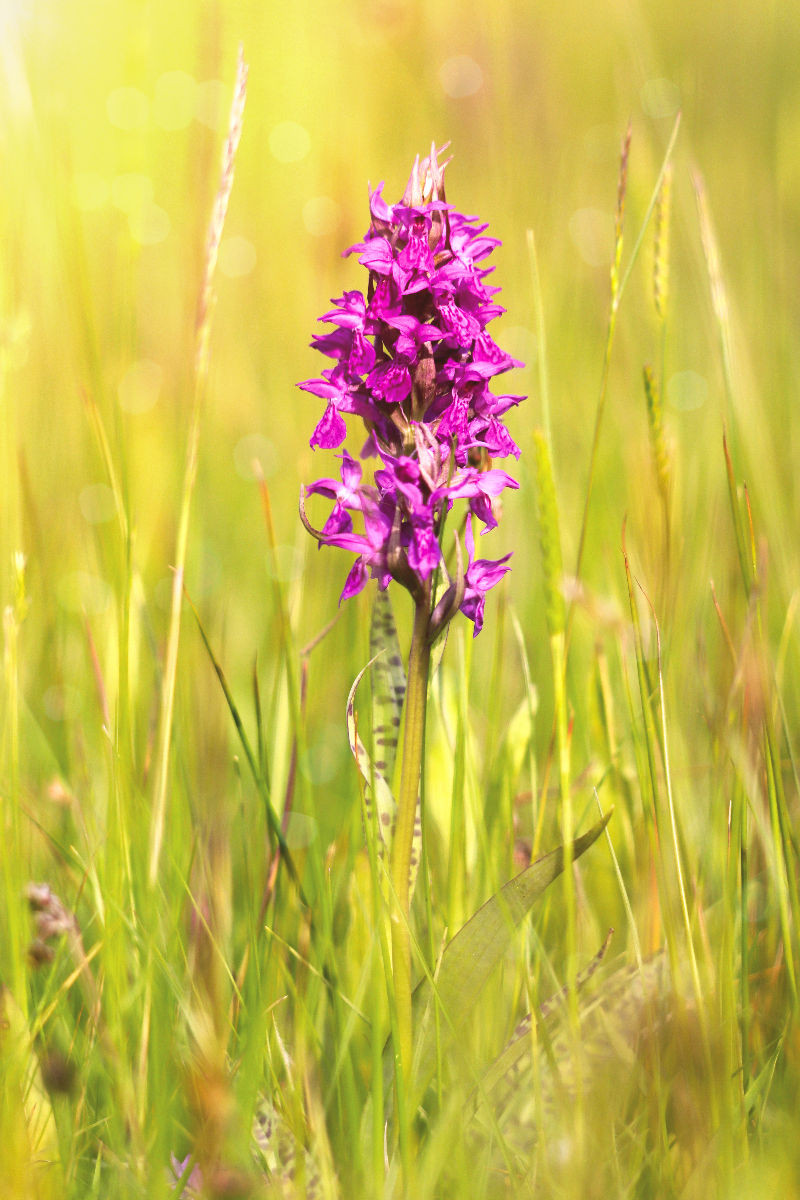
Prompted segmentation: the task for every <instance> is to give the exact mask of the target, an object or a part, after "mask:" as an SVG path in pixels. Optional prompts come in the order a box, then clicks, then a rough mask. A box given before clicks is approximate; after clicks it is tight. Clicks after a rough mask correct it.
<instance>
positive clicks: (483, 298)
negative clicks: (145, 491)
mask: <svg viewBox="0 0 800 1200" xmlns="http://www.w3.org/2000/svg"><path fill="white" fill-rule="evenodd" d="M444 149H446V147H442V149H440V150H437V148H436V146H435V145H433V146H431V150H430V154H429V155H428V156H426V157H425V158H422V159H420V158H419V156H418V157H417V158H416V159H415V161H414V165H413V167H412V170H411V175H410V178H409V180H408V184H407V185H406V189H405V192H404V193H403V198H402V200H401V201H400V203H399V204H394V205H392V204H389V203H388V202H387V201H386V200H385V199H384V197H383V184H380V185H379V186H378V187H377V188H375V189H374V191H371V193H370V205H369V207H370V218H371V220H370V227H369V229H368V230H367V232H366V234H365V236H364V238H363V240H362V241H361V242H358V243H357V244H356V245H354V246H351V247H350V249H349V251H347V253H349V254H355V255H357V257H358V260H359V262H360V263H361V265H362V266H363V267H364V268H365V269H366V270H367V272H368V282H367V286H366V289H365V291H364V292H360V291H357V290H351V291H347V292H345V293H344V295H343V296H341V297H339V299H338V300H334V301H332V304H333V307H332V308H331V309H330V310H329V311H328V312H327V313H326V314H325V315H324V316H323V317H321V318H320V320H321V321H323V322H325V323H327V324H328V325H329V326H332V327H333V328H332V329H330V330H329V332H326V333H322V334H319V335H317V336H316V337H314V339H313V341H312V346H313V347H314V348H315V349H316V350H319V351H320V353H322V354H324V355H325V356H326V357H327V358H329V359H331V360H333V365H332V366H331V367H329V368H327V369H326V370H324V371H322V372H321V374H320V377H319V378H316V379H310V380H307V381H306V382H305V383H301V384H300V385H299V386H300V387H301V388H303V389H304V390H306V391H309V392H312V393H313V394H315V395H317V396H319V397H320V399H321V400H323V401H324V402H325V410H324V413H323V415H322V417H321V419H320V420H319V422H318V424H317V427H316V429H315V430H314V433H313V436H312V438H311V446H312V448H313V447H316V446H320V447H321V448H323V449H327V450H330V449H336V448H337V447H339V446H341V445H342V443H343V442H344V440H345V437H346V434H347V425H346V422H345V416H347V415H351V416H356V417H359V418H361V420H362V421H363V423H364V425H365V426H366V428H367V430H368V431H369V437H368V438H367V442H366V444H365V446H364V447H363V450H362V452H361V457H362V459H367V458H370V457H376V458H377V459H378V460H379V462H378V465H377V467H376V469H375V470H374V472H373V482H365V481H364V480H363V478H362V467H361V465H360V464H359V463H358V462H356V460H355V459H353V458H352V457H351V456H350V455H349V454H348V453H347V451H344V453H343V454H342V456H341V457H342V468H341V480H340V481H339V480H333V479H327V478H326V479H320V480H318V481H317V482H316V483H313V484H311V486H310V487H308V488H307V489H305V492H304V497H305V496H307V495H322V496H325V497H327V498H328V499H329V500H332V501H333V509H332V511H331V513H330V515H329V517H328V519H327V521H326V522H325V524H324V526H323V528H322V529H319V530H318V529H315V528H314V527H313V526H312V525H311V524H310V522H309V520H308V518H307V516H306V512H305V505H304V502H303V501H301V516H302V519H303V522H304V524H305V525H306V528H307V529H308V530H309V532H310V533H311V534H312V535H313V536H314V537H315V538H316V539H317V541H318V542H319V544H320V545H321V546H322V545H327V546H339V547H340V548H342V549H345V550H349V551H351V552H352V553H355V554H356V555H357V558H356V561H355V563H354V564H353V567H352V568H351V570H350V573H349V574H348V577H347V581H346V583H345V587H344V590H343V592H342V597H341V598H342V599H343V600H345V599H348V598H349V597H351V596H355V595H357V594H358V592H360V591H361V590H362V589H363V588H364V586H365V584H366V582H367V580H368V579H369V578H370V576H371V577H373V578H375V579H376V580H377V582H378V586H379V587H380V588H385V587H387V586H388V584H389V582H390V581H391V580H392V579H394V580H396V581H397V582H399V583H400V584H402V586H403V587H405V588H407V589H408V591H409V592H410V593H411V595H412V596H413V597H414V601H415V603H416V604H418V605H419V604H421V603H423V602H424V603H426V604H429V605H432V597H431V589H432V581H433V579H434V577H435V576H436V573H437V571H442V572H443V576H442V578H443V579H444V582H445V583H446V584H448V586H447V587H446V589H445V593H444V594H443V595H441V596H439V599H438V603H437V604H436V606H435V613H434V615H432V618H431V622H430V629H431V636H435V635H437V634H438V633H439V632H441V630H442V628H444V626H445V625H446V624H447V622H448V621H449V620H450V619H451V618H452V616H453V615H454V614H455V612H456V611H459V610H460V611H461V612H462V613H464V615H465V616H467V617H468V618H469V619H470V620H471V621H473V623H474V625H475V633H476V634H477V633H478V632H479V631H480V629H481V627H482V624H483V612H484V604H485V598H486V593H487V592H488V591H489V590H490V589H491V588H492V587H494V586H495V585H496V584H497V583H498V582H499V580H500V579H501V578H502V576H503V575H504V574H505V573H506V571H507V570H508V569H509V568H508V567H507V566H506V563H507V561H508V558H509V555H506V557H505V558H501V559H498V560H496V561H492V560H488V559H477V560H476V559H475V554H474V536H473V518H474V519H475V520H477V521H479V522H480V523H481V525H482V530H481V532H482V533H483V534H486V533H488V532H490V531H491V530H492V529H494V528H496V526H497V524H498V517H499V512H500V494H501V493H502V492H503V491H505V490H506V489H507V488H516V487H517V483H516V481H515V480H514V479H513V478H512V477H511V476H510V475H508V474H507V473H506V472H505V471H503V470H500V469H498V468H495V467H493V465H492V459H503V458H507V457H510V456H513V457H519V448H518V447H517V445H516V444H515V442H514V440H513V439H512V437H511V436H510V434H509V432H508V430H507V429H506V427H505V425H504V423H503V419H502V418H503V415H504V413H506V412H507V411H508V409H509V408H511V407H512V406H513V405H516V404H518V403H519V402H520V400H522V399H523V398H524V397H521V396H516V395H500V396H496V395H495V394H494V393H493V392H492V391H491V384H492V381H493V380H494V378H495V377H496V376H498V375H502V374H504V373H505V372H506V371H509V370H511V369H512V368H513V367H519V366H522V364H521V363H519V362H517V360H516V359H514V358H512V357H511V355H509V354H507V353H506V352H505V351H504V350H502V349H501V348H500V347H499V346H498V345H497V344H496V343H495V342H494V340H493V339H492V338H491V336H490V335H489V333H488V332H487V326H488V325H489V323H490V322H491V321H492V320H494V318H495V317H497V316H499V315H500V314H501V313H502V312H503V311H504V309H503V308H501V307H500V305H499V304H497V303H496V301H495V297H496V295H497V292H498V290H499V289H498V288H496V287H491V286H489V284H488V283H487V282H486V279H487V277H488V275H489V274H490V273H491V271H492V269H493V268H492V267H489V266H486V265H484V263H485V260H486V259H487V258H488V257H489V255H491V253H492V251H493V250H494V248H495V247H496V246H497V245H499V243H498V241H497V240H496V239H495V238H492V237H489V236H487V234H486V226H485V225H483V224H480V223H478V222H477V221H476V219H475V218H474V217H467V216H464V215H463V214H462V213H460V212H457V211H456V210H455V209H454V208H452V206H451V205H449V204H448V203H447V200H446V198H445V186H444V171H445V167H446V166H447V162H441V161H440V156H441V154H442V153H443V150H444ZM448 161H449V160H448ZM462 500H463V501H466V506H467V513H466V525H465V526H463V525H462V526H461V528H462V531H463V532H464V536H465V542H466V549H467V560H468V566H467V569H466V572H465V571H464V567H463V556H462V553H461V549H460V544H459V542H458V538H456V547H457V550H456V556H455V567H454V570H455V575H451V572H450V570H448V568H447V567H446V565H445V557H444V554H443V552H442V537H443V533H444V527H445V523H446V521H447V520H448V518H449V514H450V513H451V510H452V509H453V507H454V505H455V504H456V502H457V501H462ZM353 514H357V520H358V522H359V525H361V526H363V532H358V531H357V530H356V529H355V528H354V524H353ZM448 581H449V583H448ZM438 595H439V594H438V593H437V596H438Z"/></svg>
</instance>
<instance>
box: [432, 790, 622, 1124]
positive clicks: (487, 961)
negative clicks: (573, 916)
mask: <svg viewBox="0 0 800 1200" xmlns="http://www.w3.org/2000/svg"><path fill="white" fill-rule="evenodd" d="M612 811H613V809H612V810H610V811H609V812H608V813H607V814H606V815H605V816H604V817H603V819H602V820H601V821H598V822H597V824H596V825H594V826H592V828H591V829H590V830H589V831H588V833H585V834H583V836H582V837H579V838H576V839H575V841H574V842H573V844H572V861H573V862H574V861H576V860H577V859H578V858H580V856H581V855H582V854H583V853H584V851H586V850H588V849H589V847H590V846H591V845H592V843H593V842H595V841H596V840H597V838H598V837H599V836H600V834H601V833H602V832H603V830H604V829H605V827H606V825H607V824H608V821H609V818H610V816H611V812H612ZM563 869H564V847H563V846H559V847H558V849H557V850H553V851H551V852H550V853H549V854H546V855H544V857H543V858H540V859H538V860H537V861H536V862H535V863H532V864H531V866H529V867H527V868H526V869H525V870H524V871H522V872H521V874H519V875H517V876H516V877H515V878H514V879H512V880H510V881H509V882H508V883H507V884H506V885H505V886H504V887H502V888H501V889H500V891H499V892H497V893H496V894H495V895H494V896H492V897H491V899H489V900H487V901H486V903H485V904H484V905H483V906H482V907H481V908H479V909H478V911H477V912H476V913H475V915H474V916H473V917H471V918H470V920H469V921H467V923H466V925H464V926H463V927H462V928H461V929H460V930H459V931H458V933H457V934H456V936H455V937H454V938H453V939H452V941H450V942H448V944H447V946H446V947H445V949H444V953H443V955H442V960H441V964H440V966H439V971H438V973H437V976H436V980H435V983H434V982H433V981H432V980H431V979H430V978H426V979H423V980H422V982H421V983H420V984H419V985H418V986H417V988H416V990H415V992H414V997H413V1001H414V1024H415V1028H416V1030H417V1034H416V1047H415V1054H414V1086H415V1093H414V1098H415V1101H417V1100H419V1099H420V1098H421V1095H422V1092H423V1091H424V1089H425V1087H426V1086H427V1084H428V1083H429V1081H430V1079H431V1078H432V1076H433V1073H434V1071H435V1069H436V1062H437V1055H438V1054H442V1053H444V1052H445V1051H446V1050H447V1048H448V1046H449V1045H451V1044H452V1042H453V1041H454V1039H455V1038H456V1037H457V1036H458V1033H459V1031H460V1029H461V1028H462V1026H463V1025H464V1023H465V1022H466V1020H467V1018H468V1017H469V1015H470V1014H471V1013H472V1011H473V1010H474V1008H475V1005H476V1004H477V1002H478V999H479V997H480V994H481V992H482V991H483V988H484V986H485V984H486V982H487V980H488V979H489V976H490V975H491V973H492V971H493V970H494V968H495V967H496V966H497V964H498V963H499V962H500V960H501V959H502V958H503V956H504V955H505V954H506V952H507V951H508V949H509V947H510V945H511V943H512V940H513V937H514V931H515V929H516V928H517V926H518V925H519V924H520V923H521V921H522V919H523V918H524V917H525V916H526V914H527V913H528V912H529V910H530V909H531V907H532V905H533V903H534V901H535V900H537V899H538V898H539V896H541V894H542V892H543V891H544V890H545V889H546V888H547V887H549V885H550V884H551V883H552V882H553V880H554V879H556V878H557V877H558V876H559V875H560V874H561V872H562V870H563ZM434 1004H438V1006H439V1008H440V1010H441V1020H439V1021H436V1020H434V1011H433V1010H434ZM437 1037H438V1039H439V1040H440V1045H439V1046H438V1047H437Z"/></svg>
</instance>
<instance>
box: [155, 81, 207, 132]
mask: <svg viewBox="0 0 800 1200" xmlns="http://www.w3.org/2000/svg"><path fill="white" fill-rule="evenodd" d="M196 110H197V82H196V81H195V80H194V79H193V78H192V76H191V75H187V73H186V71H167V72H165V74H164V75H161V76H160V77H159V78H158V79H157V80H156V86H155V91H154V92H153V121H154V122H155V123H156V125H160V126H161V128H162V129H185V128H186V126H187V125H188V124H189V123H190V122H191V121H192V119H193V118H194V115H195V112H196Z"/></svg>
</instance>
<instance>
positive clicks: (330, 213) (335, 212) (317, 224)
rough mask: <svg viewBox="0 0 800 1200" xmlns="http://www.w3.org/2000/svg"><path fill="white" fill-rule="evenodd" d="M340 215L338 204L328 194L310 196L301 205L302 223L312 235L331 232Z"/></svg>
mask: <svg viewBox="0 0 800 1200" xmlns="http://www.w3.org/2000/svg"><path fill="white" fill-rule="evenodd" d="M341 215H342V212H341V209H340V208H339V205H338V204H337V203H336V201H335V200H332V199H331V198H330V196H312V197H311V199H310V200H306V202H305V204H304V205H303V224H304V225H305V227H306V229H307V230H308V232H309V233H310V234H312V235H313V236H314V237H324V236H325V234H327V233H333V232H334V231H335V230H336V228H337V227H338V225H339V220H340V218H341Z"/></svg>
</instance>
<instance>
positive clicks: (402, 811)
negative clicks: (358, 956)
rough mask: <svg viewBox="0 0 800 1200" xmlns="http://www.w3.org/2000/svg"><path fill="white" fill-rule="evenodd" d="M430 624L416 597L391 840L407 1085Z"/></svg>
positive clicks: (398, 1053) (397, 993) (398, 1051)
mask: <svg viewBox="0 0 800 1200" xmlns="http://www.w3.org/2000/svg"><path fill="white" fill-rule="evenodd" d="M429 623H430V612H429V600H428V596H427V594H426V595H424V596H422V597H420V598H419V599H418V600H417V602H416V611H415V613H414V633H413V635H412V638H411V652H410V654H409V659H408V683H407V685H406V715H405V727H404V731H403V760H402V768H401V772H400V788H399V792H398V797H397V825H396V827H395V831H394V838H393V841H392V858H391V879H392V887H393V889H394V894H395V897H396V901H397V903H396V907H395V910H394V912H393V913H392V974H393V977H394V978H393V982H394V1003H395V1010H396V1013H397V1042H398V1044H397V1046H396V1047H395V1060H396V1061H397V1060H398V1059H399V1065H400V1072H401V1075H402V1079H403V1084H404V1087H407V1086H408V1082H409V1080H410V1077H411V1062H412V1052H413V1040H412V1027H411V934H410V931H409V925H408V920H409V908H410V890H409V872H410V869H411V849H412V843H413V839H414V821H415V819H416V812H417V798H418V796H419V780H420V770H421V767H422V749H423V745H424V741H425V707H426V703H427V697H428V674H429V671H430V665H431V648H430V644H429V642H428V626H429Z"/></svg>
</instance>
